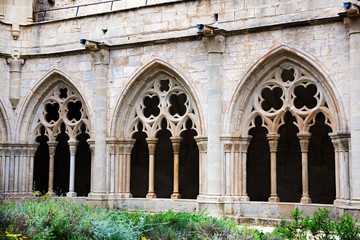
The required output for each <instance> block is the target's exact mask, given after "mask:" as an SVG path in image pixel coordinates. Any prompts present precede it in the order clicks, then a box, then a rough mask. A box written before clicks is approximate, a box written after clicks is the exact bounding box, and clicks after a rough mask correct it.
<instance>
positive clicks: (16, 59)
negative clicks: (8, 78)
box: [6, 50, 25, 72]
mask: <svg viewBox="0 0 360 240" xmlns="http://www.w3.org/2000/svg"><path fill="white" fill-rule="evenodd" d="M6 62H7V63H8V64H9V66H10V72H21V67H22V65H23V64H24V63H25V60H24V59H21V58H20V52H19V50H14V51H13V52H12V54H11V58H7V59H6Z"/></svg>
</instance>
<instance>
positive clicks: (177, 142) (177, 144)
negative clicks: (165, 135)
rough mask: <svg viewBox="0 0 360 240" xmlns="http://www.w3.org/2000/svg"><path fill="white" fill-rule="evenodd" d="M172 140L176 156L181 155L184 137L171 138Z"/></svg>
mask: <svg viewBox="0 0 360 240" xmlns="http://www.w3.org/2000/svg"><path fill="white" fill-rule="evenodd" d="M170 140H171V143H172V147H173V152H174V154H175V153H179V151H180V145H181V142H182V137H180V136H175V137H170Z"/></svg>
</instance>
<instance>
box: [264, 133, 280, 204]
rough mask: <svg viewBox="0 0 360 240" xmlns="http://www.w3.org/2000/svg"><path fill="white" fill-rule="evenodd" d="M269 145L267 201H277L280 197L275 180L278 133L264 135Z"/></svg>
mask: <svg viewBox="0 0 360 240" xmlns="http://www.w3.org/2000/svg"><path fill="white" fill-rule="evenodd" d="M266 137H267V139H268V141H269V146H270V161H271V163H270V171H271V194H270V197H269V202H279V201H280V199H279V197H278V195H277V189H276V188H277V182H276V153H277V146H278V141H279V138H280V134H277V133H269V134H267V135H266Z"/></svg>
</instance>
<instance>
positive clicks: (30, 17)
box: [27, 0, 34, 22]
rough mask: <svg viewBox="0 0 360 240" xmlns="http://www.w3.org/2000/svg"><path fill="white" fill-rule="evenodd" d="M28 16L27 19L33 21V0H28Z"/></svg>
mask: <svg viewBox="0 0 360 240" xmlns="http://www.w3.org/2000/svg"><path fill="white" fill-rule="evenodd" d="M28 4H29V5H28V16H27V21H28V22H33V12H34V1H33V0H28Z"/></svg>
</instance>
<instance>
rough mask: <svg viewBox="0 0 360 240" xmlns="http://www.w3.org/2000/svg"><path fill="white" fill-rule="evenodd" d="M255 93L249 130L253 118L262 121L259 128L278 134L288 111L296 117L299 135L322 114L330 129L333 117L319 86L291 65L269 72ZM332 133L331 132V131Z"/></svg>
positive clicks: (299, 69)
mask: <svg viewBox="0 0 360 240" xmlns="http://www.w3.org/2000/svg"><path fill="white" fill-rule="evenodd" d="M266 79H267V80H265V81H264V82H263V83H262V84H261V85H260V86H259V87H258V89H256V90H255V92H254V95H255V96H254V101H253V107H252V110H251V112H250V118H249V120H250V122H249V128H250V129H251V128H253V127H255V118H256V117H257V116H260V117H261V118H262V126H263V127H265V128H267V129H268V131H269V132H277V130H278V129H279V127H280V126H281V125H283V124H284V116H285V113H286V112H287V111H290V112H291V114H292V115H293V116H294V117H295V119H296V122H295V123H294V124H295V125H296V126H297V127H298V128H299V131H308V130H309V128H310V127H311V126H312V125H314V124H315V118H316V115H317V114H318V113H319V112H321V113H323V114H324V116H325V123H326V124H327V125H329V126H330V127H332V128H333V121H332V118H331V117H332V115H331V112H330V110H329V107H328V105H327V103H326V99H325V96H324V94H323V93H322V91H321V87H320V85H319V84H318V82H317V81H316V80H315V79H314V78H313V77H311V76H310V74H308V73H307V72H305V71H304V70H302V69H301V68H299V67H297V66H295V65H293V64H288V63H285V64H282V65H281V66H280V67H278V68H277V69H275V70H274V71H272V72H271V73H270V74H269V75H268V77H267V78H266ZM333 129H334V128H333Z"/></svg>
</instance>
